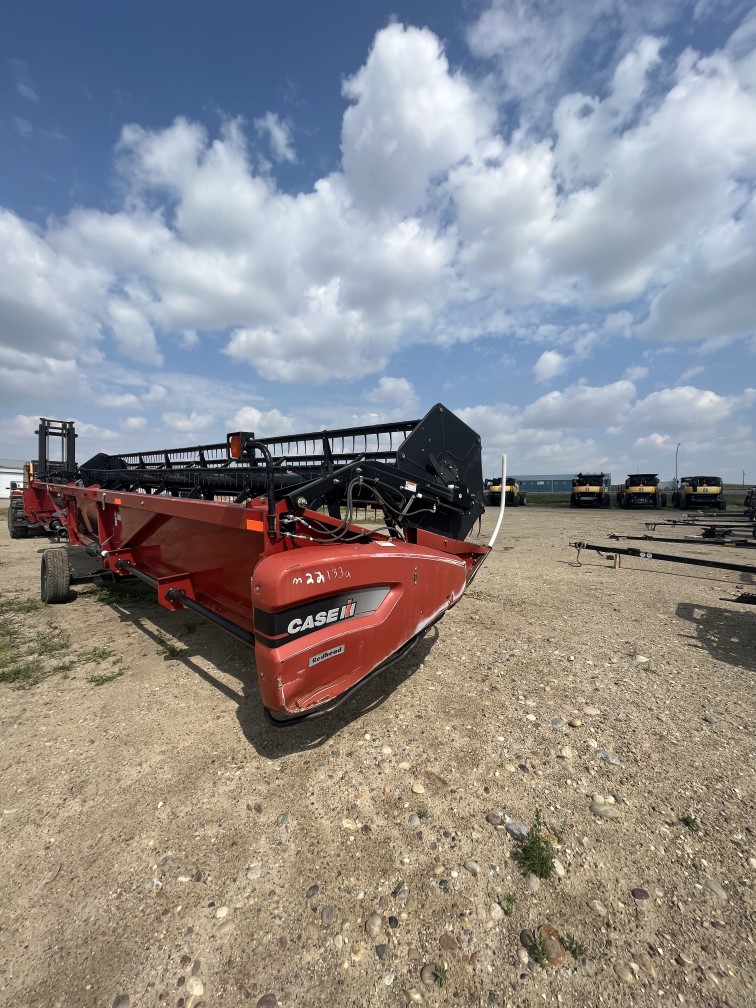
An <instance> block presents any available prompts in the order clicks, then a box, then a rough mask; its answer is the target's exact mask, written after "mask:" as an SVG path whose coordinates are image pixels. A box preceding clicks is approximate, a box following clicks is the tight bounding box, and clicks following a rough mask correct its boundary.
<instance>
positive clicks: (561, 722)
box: [551, 717, 567, 728]
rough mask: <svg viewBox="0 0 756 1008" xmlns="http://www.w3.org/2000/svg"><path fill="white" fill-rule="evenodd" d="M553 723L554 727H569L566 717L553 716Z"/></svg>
mask: <svg viewBox="0 0 756 1008" xmlns="http://www.w3.org/2000/svg"><path fill="white" fill-rule="evenodd" d="M551 724H552V727H554V728H566V727H567V722H566V721H565V720H564V718H560V717H555V718H552V719H551Z"/></svg>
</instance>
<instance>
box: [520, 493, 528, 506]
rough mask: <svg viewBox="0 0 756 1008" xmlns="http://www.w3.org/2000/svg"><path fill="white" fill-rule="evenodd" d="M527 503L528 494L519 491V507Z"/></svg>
mask: <svg viewBox="0 0 756 1008" xmlns="http://www.w3.org/2000/svg"><path fill="white" fill-rule="evenodd" d="M527 503H528V495H527V494H524V493H521V494H520V507H525V505H526V504H527Z"/></svg>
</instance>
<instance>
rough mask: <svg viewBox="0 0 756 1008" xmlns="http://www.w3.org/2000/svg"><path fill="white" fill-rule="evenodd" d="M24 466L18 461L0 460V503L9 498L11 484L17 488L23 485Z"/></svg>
mask: <svg viewBox="0 0 756 1008" xmlns="http://www.w3.org/2000/svg"><path fill="white" fill-rule="evenodd" d="M24 465H25V463H24V462H22V461H20V460H19V459H6V458H0V501H7V500H8V498H9V497H10V485H11V483H13V482H15V483H18V484H19V486H20V485H21V483H23V480H24Z"/></svg>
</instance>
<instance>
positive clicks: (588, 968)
mask: <svg viewBox="0 0 756 1008" xmlns="http://www.w3.org/2000/svg"><path fill="white" fill-rule="evenodd" d="M583 970H584V972H585V973H587V974H588V976H593V974H594V973H595V972H596V963H595V962H594V961H593V959H583Z"/></svg>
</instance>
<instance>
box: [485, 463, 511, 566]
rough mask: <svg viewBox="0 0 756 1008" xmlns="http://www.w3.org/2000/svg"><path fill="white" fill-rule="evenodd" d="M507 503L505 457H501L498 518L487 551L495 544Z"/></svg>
mask: <svg viewBox="0 0 756 1008" xmlns="http://www.w3.org/2000/svg"><path fill="white" fill-rule="evenodd" d="M506 501H507V456H506V455H502V456H501V501H500V503H499V518H498V521H497V522H496V528H495V529H494V530H493V535H492V536H491V538H490V539H489V540H488V546H489V549H490V548H492V547H493V544H494V543H495V542H496V536H497V535H498V534H499V529H500V528H501V522H502V519H503V518H504V507H505V505H506Z"/></svg>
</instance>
